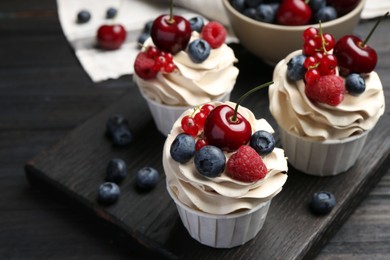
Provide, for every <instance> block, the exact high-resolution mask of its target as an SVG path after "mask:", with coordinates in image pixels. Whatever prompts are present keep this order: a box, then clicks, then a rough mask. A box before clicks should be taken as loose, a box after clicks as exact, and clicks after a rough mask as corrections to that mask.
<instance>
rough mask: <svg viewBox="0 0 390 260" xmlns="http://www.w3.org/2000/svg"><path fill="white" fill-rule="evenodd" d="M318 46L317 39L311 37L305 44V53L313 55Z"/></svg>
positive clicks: (303, 48)
mask: <svg viewBox="0 0 390 260" xmlns="http://www.w3.org/2000/svg"><path fill="white" fill-rule="evenodd" d="M318 47H319V46H318V42H317V41H316V40H315V39H309V40H308V41H305V42H304V44H303V47H302V50H303V54H305V55H306V56H311V55H313V54H314V53H315V52H316V51H317V50H318Z"/></svg>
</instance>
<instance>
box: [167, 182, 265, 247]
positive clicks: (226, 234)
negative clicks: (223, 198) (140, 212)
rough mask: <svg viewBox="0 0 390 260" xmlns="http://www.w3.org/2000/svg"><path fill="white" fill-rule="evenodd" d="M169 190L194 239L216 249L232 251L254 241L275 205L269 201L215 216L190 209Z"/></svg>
mask: <svg viewBox="0 0 390 260" xmlns="http://www.w3.org/2000/svg"><path fill="white" fill-rule="evenodd" d="M167 189H168V192H169V194H170V195H171V197H172V199H173V200H174V201H175V203H176V207H177V210H178V212H179V215H180V218H181V220H182V222H183V225H184V226H185V227H186V229H187V231H188V233H189V234H190V235H191V237H192V238H194V239H195V240H197V241H198V242H200V243H202V244H204V245H207V246H210V247H215V248H232V247H235V246H240V245H243V244H245V243H246V242H248V241H249V240H251V239H253V238H254V237H255V236H256V235H257V234H258V232H259V231H260V230H261V228H262V227H263V224H264V221H265V219H266V216H267V213H268V209H269V206H270V204H271V200H269V201H266V202H263V203H261V204H259V205H258V206H257V207H256V208H253V209H251V210H246V211H243V212H240V213H233V214H228V215H213V214H208V213H205V212H201V211H198V210H194V209H191V208H189V207H188V206H186V205H184V204H183V203H182V202H180V201H179V200H178V199H177V198H176V196H175V195H174V194H173V193H172V191H171V190H170V188H169V187H167Z"/></svg>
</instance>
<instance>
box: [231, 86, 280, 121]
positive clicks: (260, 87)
mask: <svg viewBox="0 0 390 260" xmlns="http://www.w3.org/2000/svg"><path fill="white" fill-rule="evenodd" d="M273 83H274V82H273V81H270V82H267V83H264V84H261V85H260V86H257V87H255V88H253V89H251V90H249V91H248V92H246V93H245V94H244V95H242V96H241V97H240V98H239V99H238V101H237V104H236V107H235V108H234V114H233V116H232V117H231V121H232V122H233V123H234V122H236V121H237V113H238V107H239V105H240V104H241V102H242V101H243V100H244V99H245V98H246V97H248V96H249V95H251V94H252V93H254V92H256V91H258V90H260V89H262V88H264V87H267V86H269V85H272V84H273Z"/></svg>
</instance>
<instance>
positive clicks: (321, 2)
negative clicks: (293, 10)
mask: <svg viewBox="0 0 390 260" xmlns="http://www.w3.org/2000/svg"><path fill="white" fill-rule="evenodd" d="M309 6H310V9H311V11H312V12H313V14H315V13H317V12H318V10H320V9H322V8H324V7H325V6H326V0H310V1H309Z"/></svg>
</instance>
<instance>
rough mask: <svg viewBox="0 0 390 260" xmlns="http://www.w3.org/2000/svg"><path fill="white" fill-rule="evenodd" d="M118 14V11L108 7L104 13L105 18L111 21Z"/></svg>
mask: <svg viewBox="0 0 390 260" xmlns="http://www.w3.org/2000/svg"><path fill="white" fill-rule="evenodd" d="M117 13H118V10H117V9H116V8H114V7H110V8H108V9H107V12H106V18H107V19H112V18H114V17H115V16H116V14H117Z"/></svg>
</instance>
